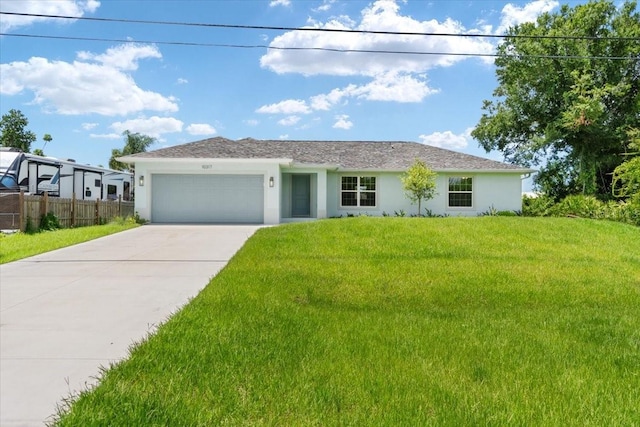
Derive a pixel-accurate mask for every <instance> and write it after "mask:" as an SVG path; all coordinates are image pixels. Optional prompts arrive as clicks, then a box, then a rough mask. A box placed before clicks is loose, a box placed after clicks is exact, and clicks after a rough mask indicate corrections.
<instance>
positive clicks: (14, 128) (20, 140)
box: [0, 109, 36, 153]
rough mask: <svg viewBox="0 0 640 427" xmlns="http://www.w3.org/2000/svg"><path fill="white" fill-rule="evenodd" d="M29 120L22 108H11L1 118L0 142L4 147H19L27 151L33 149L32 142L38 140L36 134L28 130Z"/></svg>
mask: <svg viewBox="0 0 640 427" xmlns="http://www.w3.org/2000/svg"><path fill="white" fill-rule="evenodd" d="M28 124H29V120H28V119H27V118H26V117H25V115H24V114H22V111H20V110H14V109H11V110H9V112H8V113H7V114H4V115H3V116H2V119H0V132H1V135H0V142H1V143H2V146H3V147H14V148H18V149H20V150H21V151H24V152H25V153H28V152H29V151H30V150H31V143H33V142H34V141H35V140H36V135H35V134H34V133H33V132H31V131H29V130H27V129H26V127H27V125H28Z"/></svg>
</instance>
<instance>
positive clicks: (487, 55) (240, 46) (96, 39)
mask: <svg viewBox="0 0 640 427" xmlns="http://www.w3.org/2000/svg"><path fill="white" fill-rule="evenodd" d="M0 36H4V37H22V38H36V39H53V40H76V41H94V42H108V43H147V44H157V45H170V46H199V47H220V48H235V49H270V50H292V51H304V50H309V51H320V52H336V53H374V54H378V53H379V54H385V55H434V56H466V57H485V58H497V57H499V56H500V55H498V54H496V53H460V52H425V51H400V50H376V49H339V48H328V47H286V46H272V45H260V44H256V45H245V44H228V43H202V42H180V41H159V40H131V39H113V38H99V37H71V36H51V35H42V34H16V33H0ZM514 56H517V57H519V58H540V59H593V60H615V61H620V60H632V61H640V57H628V56H580V55H524V54H514Z"/></svg>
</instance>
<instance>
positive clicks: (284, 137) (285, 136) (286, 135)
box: [278, 133, 289, 139]
mask: <svg viewBox="0 0 640 427" xmlns="http://www.w3.org/2000/svg"><path fill="white" fill-rule="evenodd" d="M278 138H279V139H289V135H288V134H286V133H285V134H284V135H280V136H279V137H278Z"/></svg>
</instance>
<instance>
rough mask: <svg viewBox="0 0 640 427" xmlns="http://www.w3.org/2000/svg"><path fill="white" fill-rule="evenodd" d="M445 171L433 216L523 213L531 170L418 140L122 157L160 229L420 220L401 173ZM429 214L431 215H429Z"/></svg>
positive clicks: (265, 144) (177, 150)
mask: <svg viewBox="0 0 640 427" xmlns="http://www.w3.org/2000/svg"><path fill="white" fill-rule="evenodd" d="M415 159H420V160H422V161H424V162H425V163H426V164H427V166H429V167H430V168H431V169H433V170H434V171H435V172H437V195H436V196H435V197H434V198H433V199H431V200H429V201H427V202H423V203H422V206H423V209H424V208H426V209H429V210H430V211H431V212H432V213H433V214H438V215H451V216H458V215H464V216H476V215H478V214H480V213H482V212H485V211H487V210H489V209H491V208H495V209H497V210H520V209H521V208H522V179H523V177H525V176H527V175H528V174H530V173H531V172H533V170H531V169H526V168H522V167H519V166H514V165H511V164H507V163H502V162H497V161H494V160H488V159H484V158H481V157H476V156H471V155H468V154H463V153H459V152H455V151H451V150H445V149H442V148H436V147H432V146H429V145H424V144H419V143H415V142H395V141H394V142H391V141H374V142H372V141H367V142H357V141H286V140H256V139H251V138H247V139H241V140H237V141H234V140H230V139H226V138H221V137H217V138H211V139H205V140H202V141H196V142H191V143H188V144H183V145H177V146H173V147H168V148H162V149H159V150H154V151H149V152H144V153H137V154H133V155H130V156H124V157H121V158H119V160H120V161H122V162H126V163H131V164H134V165H135V174H136V180H135V181H136V184H135V210H136V211H137V212H138V214H139V215H140V216H141V217H142V218H145V219H148V220H150V221H151V222H152V223H212V224H213V223H256V224H278V223H282V222H294V221H304V220H309V219H315V218H327V217H339V216H348V215H360V214H365V215H370V216H382V215H385V214H389V215H394V214H395V212H400V211H401V210H402V211H405V212H406V214H407V215H410V214H417V209H418V208H417V205H415V204H412V203H411V202H410V200H409V199H408V198H407V197H406V195H405V192H404V190H403V188H402V183H401V181H400V176H401V175H402V173H403V172H405V171H406V170H407V169H408V168H409V167H410V166H411V165H412V164H413V163H414V161H415ZM424 213H425V211H424V210H423V212H422V214H424Z"/></svg>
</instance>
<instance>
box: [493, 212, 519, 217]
mask: <svg viewBox="0 0 640 427" xmlns="http://www.w3.org/2000/svg"><path fill="white" fill-rule="evenodd" d="M496 216H518V212H516V211H498V212H496Z"/></svg>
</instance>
